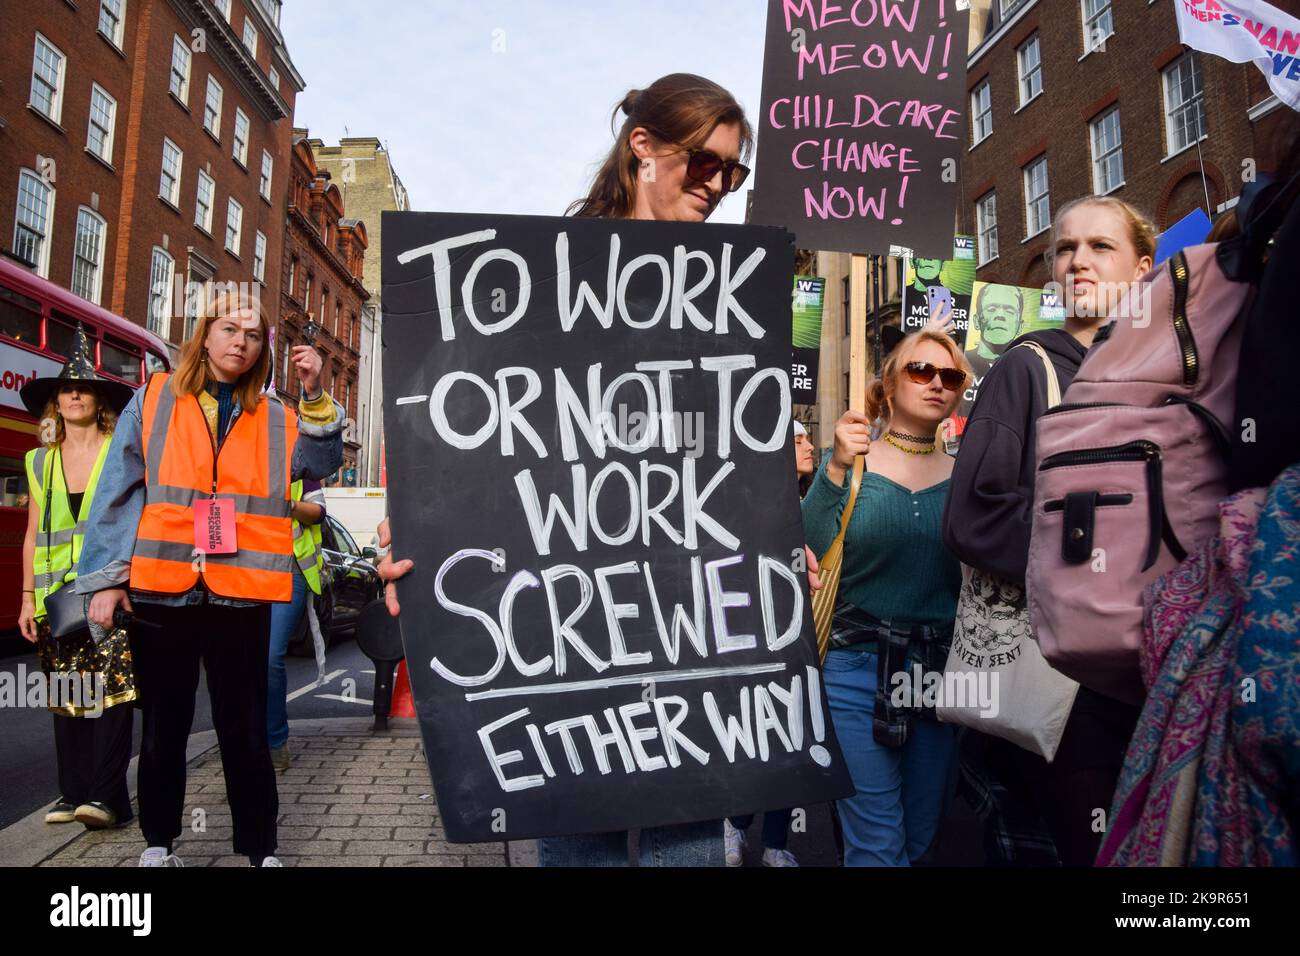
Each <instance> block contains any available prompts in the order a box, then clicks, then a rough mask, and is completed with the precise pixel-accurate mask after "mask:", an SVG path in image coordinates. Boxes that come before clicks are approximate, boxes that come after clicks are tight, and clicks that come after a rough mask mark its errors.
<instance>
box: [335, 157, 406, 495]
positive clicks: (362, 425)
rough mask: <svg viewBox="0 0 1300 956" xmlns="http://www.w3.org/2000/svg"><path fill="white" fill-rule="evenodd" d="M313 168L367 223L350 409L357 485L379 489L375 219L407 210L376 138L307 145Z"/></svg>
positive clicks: (378, 310)
mask: <svg viewBox="0 0 1300 956" xmlns="http://www.w3.org/2000/svg"><path fill="white" fill-rule="evenodd" d="M310 143H311V146H312V149H313V151H314V153H315V156H316V165H317V167H318V168H320V169H323V170H328V171H329V172H330V174H331V175H332V176H333V180H334V182H335V183H336V184H337V185H338V187H339V189H340V190H341V191H342V193H343V200H344V203H345V204H346V205H347V208H348V211H349V212H350V213H351V214H352V215H353V216H356V217H357V218H359V219H361V220H363V221H365V222H368V223H370V226H371V232H372V234H371V236H370V245H369V247H367V249H366V262H365V276H364V282H365V287H366V290H367V291H368V292H369V293H370V302H369V303H368V304H367V305H366V306H363V307H362V310H361V325H362V328H361V348H360V372H359V375H358V378H357V382H358V386H357V387H358V396H359V397H358V400H357V410H356V426H357V437H358V440H359V441H360V443H361V450H360V452H359V457H358V464H359V469H360V475H359V477H358V479H357V480H358V482H359V483H360V484H361V485H364V486H366V487H375V486H377V485H379V484H380V481H381V478H380V474H381V461H382V451H381V449H382V448H383V435H384V418H383V397H384V391H383V378H382V370H381V368H380V359H381V356H382V355H383V349H382V347H381V342H380V336H381V333H382V321H383V311H382V308H381V304H380V269H379V264H380V262H381V261H382V260H381V244H380V240H381V238H382V237H381V236H380V229H379V217H380V215H381V214H382V213H383V212H385V211H399V212H400V211H405V210H408V209H410V208H411V204H410V201H409V199H408V198H407V194H406V187H405V186H403V185H402V181H401V179H399V178H398V176H397V172H396V170H394V168H393V162H392V157H391V156H390V155H389V153H388V150H387V149H385V148H384V146H383V145H382V144H381V143H380V141H379V140H378V139H376V138H375V137H372V136H363V137H350V138H347V137H345V138H344V139H342V140H340V141H339V145H337V146H326V145H325V144H324V143H322V142H321V141H320V140H318V139H313V140H310Z"/></svg>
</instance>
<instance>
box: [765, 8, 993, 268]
mask: <svg viewBox="0 0 1300 956" xmlns="http://www.w3.org/2000/svg"><path fill="white" fill-rule="evenodd" d="M959 6H965V5H963V4H958V3H957V2H956V0H857V2H844V3H823V2H813V0H769V3H768V16H767V40H766V45H765V48H764V56H763V94H762V105H761V109H760V114H759V123H758V127H759V137H758V159H757V163H756V170H757V173H756V175H757V183H756V186H755V189H754V200H753V207H752V221H753V222H756V223H766V224H770V225H780V226H785V227H786V228H788V229H792V230H794V232H795V233H796V235H797V237H798V242H799V245H800V247H801V248H805V249H826V250H833V251H838V252H855V253H863V252H874V253H880V254H885V253H888V252H889V251H890V247H891V246H893V245H904V246H909V247H911V248H912V249H913V250H914V251H915V252H916V254H917V255H921V256H928V257H931V258H935V259H942V258H945V257H946V256H947V255H948V253H949V251H950V248H951V244H952V227H953V222H954V218H955V211H956V204H957V200H958V195H959V193H958V185H957V163H958V159H959V157H960V155H961V152H962V145H961V144H962V141H963V139H964V137H965V120H964V118H963V117H964V112H963V111H964V108H965V102H966V85H965V84H966V39H967V22H968V20H969V18H970V11H969V9H961V10H959V9H957V8H958V7H959Z"/></svg>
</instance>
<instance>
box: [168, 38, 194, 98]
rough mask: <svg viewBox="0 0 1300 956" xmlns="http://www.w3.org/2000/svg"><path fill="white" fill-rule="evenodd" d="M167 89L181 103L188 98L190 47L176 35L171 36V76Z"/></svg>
mask: <svg viewBox="0 0 1300 956" xmlns="http://www.w3.org/2000/svg"><path fill="white" fill-rule="evenodd" d="M168 89H170V90H171V91H172V96H174V97H176V98H177V99H178V100H180V101H181V102H182V103H185V104H186V105H188V104H189V100H190V48H189V47H188V46H186V45H185V41H184V40H182V39H181V38H180V37H178V36H174V37H172V76H171V82H170V85H169V86H168Z"/></svg>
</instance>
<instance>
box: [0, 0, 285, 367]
mask: <svg viewBox="0 0 1300 956" xmlns="http://www.w3.org/2000/svg"><path fill="white" fill-rule="evenodd" d="M6 13H7V14H8V16H7V17H6V20H5V23H6V25H5V29H4V31H3V32H2V33H0V183H3V187H0V223H3V224H4V226H5V232H4V233H3V234H0V248H3V249H5V250H7V251H9V252H10V253H12V254H15V255H17V256H18V257H20V258H23V259H26V260H28V261H31V262H32V263H33V264H34V265H35V267H36V269H37V271H38V272H39V273H40V274H41V275H43V276H45V277H47V278H49V279H50V280H52V281H53V282H56V283H58V284H59V285H63V286H67V287H68V288H70V289H72V290H73V291H74V292H77V293H78V294H80V295H83V296H84V297H85V298H87V299H90V300H92V301H94V302H96V303H98V304H100V305H102V306H104V307H105V308H108V309H110V310H112V311H113V312H116V313H118V314H119V315H123V316H125V317H126V318H128V319H130V320H132V321H134V322H136V323H138V324H140V325H145V326H147V327H149V328H150V329H151V330H152V331H154V332H156V333H157V334H158V335H160V336H161V337H162V338H163V339H164V340H166V341H167V342H169V343H170V344H171V345H172V346H173V348H176V347H178V346H179V344H180V343H181V342H183V341H184V338H185V336H186V335H187V334H188V332H189V330H190V328H191V326H192V322H193V318H194V316H193V313H194V305H193V299H192V298H189V297H187V296H186V294H185V291H184V287H185V284H186V283H187V282H202V281H204V280H207V279H217V280H221V281H236V282H252V281H253V280H256V281H258V282H260V283H261V287H260V288H261V295H262V297H263V302H264V303H266V302H269V303H275V302H277V301H278V298H279V293H280V289H279V277H280V275H281V271H282V269H281V261H280V259H281V252H282V250H283V247H284V222H285V218H284V209H285V206H286V204H287V196H288V181H289V176H288V166H289V153H290V147H291V139H290V136H291V127H292V120H291V117H292V115H293V107H294V100H295V99H296V97H297V94H298V93H299V92H301V91H302V89H303V80H302V77H301V76H299V74H298V72H297V70H296V69H295V68H294V65H293V62H292V61H291V60H290V58H289V54H288V51H287V50H286V49H285V46H284V40H283V37H282V36H281V34H280V28H279V13H280V3H279V0H98V2H94V0H81V2H80V3H72V2H69V0H59V2H50V0H14V2H11V3H9V4H7V5H6ZM10 224H12V225H10ZM178 286H179V289H178V288H177V287H178Z"/></svg>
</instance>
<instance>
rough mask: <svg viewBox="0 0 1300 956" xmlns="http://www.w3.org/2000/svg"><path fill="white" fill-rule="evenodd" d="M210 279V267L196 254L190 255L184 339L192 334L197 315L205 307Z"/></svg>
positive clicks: (186, 284) (187, 338) (197, 319)
mask: <svg viewBox="0 0 1300 956" xmlns="http://www.w3.org/2000/svg"><path fill="white" fill-rule="evenodd" d="M211 281H212V268H211V267H210V266H209V265H208V264H207V263H206V262H204V261H203V260H201V259H199V258H198V256H195V255H193V254H191V255H190V263H189V276H188V278H187V279H186V282H185V339H186V340H189V338H190V337H191V336H192V335H193V334H194V327H195V326H196V325H198V322H199V315H200V313H201V312H202V311H203V309H204V308H205V307H206V304H207V302H206V296H207V293H208V290H209V289H210V286H209V283H210V282H211Z"/></svg>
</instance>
